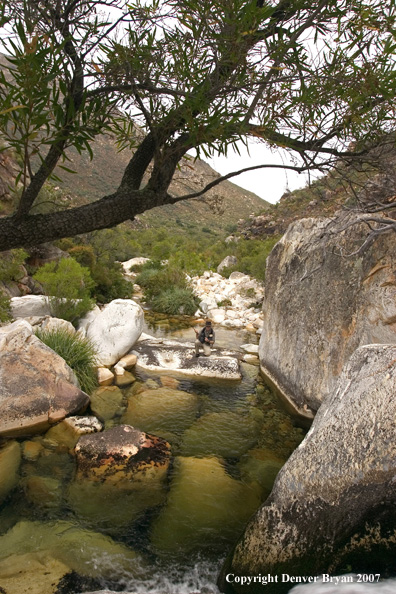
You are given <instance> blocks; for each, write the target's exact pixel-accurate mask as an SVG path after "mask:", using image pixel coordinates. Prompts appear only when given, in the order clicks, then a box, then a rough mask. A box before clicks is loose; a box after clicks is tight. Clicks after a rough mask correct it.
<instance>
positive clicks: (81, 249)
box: [68, 245, 96, 271]
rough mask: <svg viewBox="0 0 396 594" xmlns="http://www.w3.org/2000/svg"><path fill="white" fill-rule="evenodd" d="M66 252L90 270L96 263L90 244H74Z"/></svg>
mask: <svg viewBox="0 0 396 594" xmlns="http://www.w3.org/2000/svg"><path fill="white" fill-rule="evenodd" d="M68 252H69V254H70V255H71V257H72V258H74V260H76V261H77V262H78V263H79V264H80V265H81V266H85V267H86V268H89V270H91V271H92V269H93V267H94V266H95V264H96V256H95V254H94V251H93V248H92V247H91V246H90V245H76V246H75V247H72V248H70V249H69V250H68Z"/></svg>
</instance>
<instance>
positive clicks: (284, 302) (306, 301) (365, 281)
mask: <svg viewBox="0 0 396 594" xmlns="http://www.w3.org/2000/svg"><path fill="white" fill-rule="evenodd" d="M346 216H347V218H346ZM367 216H368V215H363V216H358V215H356V214H353V213H350V214H349V215H345V213H344V214H343V215H342V216H340V217H339V218H336V219H335V220H333V219H313V218H311V219H302V220H299V221H296V222H295V223H293V224H292V225H290V227H289V228H288V230H287V232H286V233H285V235H284V236H283V237H282V239H281V240H280V241H279V242H278V243H277V244H276V245H275V247H274V249H273V250H272V252H271V254H270V255H269V257H268V259H267V267H266V273H265V277H266V282H265V300H264V304H263V314H264V325H263V329H262V334H261V340H260V349H259V354H260V360H261V367H262V371H263V372H264V374H265V375H266V377H267V379H269V380H270V381H271V382H272V383H273V384H274V385H275V386H276V387H277V389H278V390H279V391H280V393H281V394H282V395H283V396H284V397H285V398H286V399H288V400H289V401H290V402H291V403H293V405H294V406H295V407H296V408H297V409H298V411H299V412H300V413H301V414H303V415H304V414H306V413H305V412H304V406H305V407H306V406H307V405H308V407H310V408H312V409H313V410H314V411H316V410H317V409H318V408H319V406H320V404H321V403H322V402H323V401H324V400H325V399H326V398H327V397H328V395H329V394H331V393H332V392H333V391H334V389H335V387H336V384H337V380H338V378H339V376H340V373H341V371H342V368H343V366H344V364H345V363H346V362H347V361H348V359H349V357H350V356H351V355H352V353H353V352H354V351H355V350H356V349H357V348H358V347H359V346H361V345H364V344H393V343H394V342H395V341H396V274H395V270H396V256H395V254H396V234H394V233H386V234H382V235H378V236H377V237H376V238H375V239H374V241H372V242H371V243H370V244H369V245H368V246H367V249H365V250H364V251H363V252H362V253H359V254H356V252H357V250H359V248H360V247H361V246H362V244H363V243H364V241H365V239H366V237H367V235H368V233H369V232H370V229H369V227H368V225H367V224H365V218H366V217H367ZM353 253H355V255H351V254H353ZM311 418H312V415H311Z"/></svg>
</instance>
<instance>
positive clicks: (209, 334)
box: [194, 320, 215, 357]
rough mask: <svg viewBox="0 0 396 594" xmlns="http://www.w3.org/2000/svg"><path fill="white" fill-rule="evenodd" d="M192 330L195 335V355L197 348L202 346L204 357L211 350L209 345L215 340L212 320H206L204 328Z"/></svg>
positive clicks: (196, 354) (197, 353)
mask: <svg viewBox="0 0 396 594" xmlns="http://www.w3.org/2000/svg"><path fill="white" fill-rule="evenodd" d="M194 332H195V334H196V337H197V339H196V341H195V356H196V357H199V350H200V348H201V347H202V348H203V352H204V355H205V357H209V355H210V352H211V351H210V347H211V346H212V345H213V344H214V341H215V333H214V330H213V328H212V322H211V321H210V320H206V322H205V326H204V328H202V330H201V331H200V332H198V330H196V329H195V328H194Z"/></svg>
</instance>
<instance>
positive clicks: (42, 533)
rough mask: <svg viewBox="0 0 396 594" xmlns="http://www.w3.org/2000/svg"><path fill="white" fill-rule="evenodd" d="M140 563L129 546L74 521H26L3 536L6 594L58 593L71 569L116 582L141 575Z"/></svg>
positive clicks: (0, 560) (1, 574)
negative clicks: (59, 585) (123, 577)
mask: <svg viewBox="0 0 396 594" xmlns="http://www.w3.org/2000/svg"><path fill="white" fill-rule="evenodd" d="M142 564H143V560H142V557H141V556H140V555H139V554H137V553H135V552H134V551H133V550H131V549H129V548H128V547H126V546H124V545H122V544H119V543H116V542H114V541H113V540H112V539H111V538H110V537H108V536H104V535H103V534H100V533H98V532H92V531H89V530H86V529H82V528H80V527H78V526H76V525H75V524H73V523H71V522H64V521H58V522H48V523H42V522H30V521H22V522H19V523H18V524H16V525H15V526H14V527H13V528H12V529H11V530H9V531H8V532H7V533H6V534H4V535H2V536H0V584H1V586H2V588H5V591H6V592H7V594H25V593H26V594H55V592H56V591H57V585H58V583H59V581H60V580H61V578H63V576H65V575H66V574H67V573H69V572H70V571H71V570H72V571H75V572H77V573H78V574H80V575H83V576H88V577H97V575H98V573H100V575H101V576H102V577H104V578H108V579H114V580H119V579H120V578H122V576H123V575H124V574H125V575H128V576H129V577H130V576H133V575H135V576H139V575H140V574H141V571H142Z"/></svg>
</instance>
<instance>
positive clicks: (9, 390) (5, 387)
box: [0, 320, 89, 437]
mask: <svg viewBox="0 0 396 594" xmlns="http://www.w3.org/2000/svg"><path fill="white" fill-rule="evenodd" d="M0 377H1V382H0V436H1V437H21V436H25V435H31V434H33V433H42V432H44V431H46V430H47V429H49V427H50V426H51V425H53V424H55V423H57V422H59V421H61V420H62V419H64V418H65V417H66V416H67V415H71V414H74V413H76V412H77V411H79V410H81V409H83V408H84V407H86V406H87V405H88V402H89V397H88V396H87V394H85V393H84V392H82V391H81V390H80V389H79V387H78V382H77V379H76V377H75V375H74V373H73V371H72V370H71V369H70V367H69V366H68V365H67V364H66V362H65V361H64V360H63V359H62V357H60V356H59V355H57V354H56V353H55V352H54V351H53V350H52V349H50V348H49V347H47V346H46V345H45V344H43V343H42V342H41V341H40V340H39V339H38V338H37V337H36V336H35V335H34V334H33V329H32V327H31V326H30V324H28V323H27V322H26V321H25V320H18V321H17V322H14V323H13V324H9V325H8V326H4V327H3V328H0Z"/></svg>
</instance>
